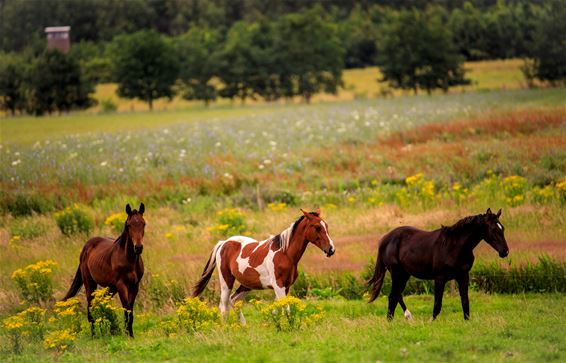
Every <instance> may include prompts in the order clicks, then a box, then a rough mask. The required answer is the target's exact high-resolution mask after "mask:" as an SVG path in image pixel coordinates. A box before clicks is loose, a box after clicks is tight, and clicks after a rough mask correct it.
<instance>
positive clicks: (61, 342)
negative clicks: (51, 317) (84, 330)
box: [43, 329, 77, 353]
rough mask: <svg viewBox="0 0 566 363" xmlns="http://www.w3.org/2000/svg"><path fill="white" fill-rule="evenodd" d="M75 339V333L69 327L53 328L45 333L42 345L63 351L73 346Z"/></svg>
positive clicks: (59, 351) (49, 348)
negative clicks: (53, 329)
mask: <svg viewBox="0 0 566 363" xmlns="http://www.w3.org/2000/svg"><path fill="white" fill-rule="evenodd" d="M76 339H77V335H76V333H74V332H73V331H72V330H71V329H63V330H55V331H52V332H50V333H49V334H47V336H46V337H45V339H44V340H43V346H44V347H45V349H48V350H53V351H56V352H58V353H63V352H65V351H66V350H67V349H69V348H71V347H73V345H74V343H75V340H76Z"/></svg>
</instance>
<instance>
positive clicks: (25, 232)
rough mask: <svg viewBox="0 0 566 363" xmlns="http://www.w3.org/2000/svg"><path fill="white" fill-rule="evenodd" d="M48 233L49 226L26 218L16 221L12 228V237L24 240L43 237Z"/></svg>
mask: <svg viewBox="0 0 566 363" xmlns="http://www.w3.org/2000/svg"><path fill="white" fill-rule="evenodd" d="M46 232H47V226H46V225H45V224H43V223H40V222H38V221H36V220H33V219H29V218H25V219H16V220H15V221H14V223H13V224H12V226H11V227H10V234H11V235H12V236H19V237H20V238H23V239H32V238H36V237H40V236H43V235H44V234H45V233H46Z"/></svg>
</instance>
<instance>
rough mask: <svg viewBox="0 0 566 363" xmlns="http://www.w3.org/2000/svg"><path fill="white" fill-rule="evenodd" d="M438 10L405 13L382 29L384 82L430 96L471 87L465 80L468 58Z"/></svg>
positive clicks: (381, 63) (380, 48)
mask: <svg viewBox="0 0 566 363" xmlns="http://www.w3.org/2000/svg"><path fill="white" fill-rule="evenodd" d="M437 10H438V9H437V8H430V9H429V10H428V11H427V12H425V13H422V12H418V11H416V10H409V11H402V12H399V13H398V14H397V16H395V17H392V19H391V20H390V21H389V22H388V23H387V24H385V25H383V26H382V27H381V34H382V36H381V39H380V41H379V42H378V49H379V53H378V65H379V66H380V70H381V72H382V74H383V79H382V81H386V82H389V83H390V84H391V85H392V86H393V87H395V88H402V89H412V90H413V91H414V92H415V93H417V90H418V89H419V88H421V89H425V90H426V91H427V92H428V93H430V92H431V91H432V90H433V89H437V88H440V89H442V90H444V91H447V90H448V88H449V87H452V86H455V85H459V84H467V83H469V81H468V80H466V79H465V77H464V69H463V62H464V58H463V57H462V56H461V55H460V54H459V53H458V50H457V49H456V47H455V45H454V43H453V41H452V34H451V33H450V31H449V29H448V27H446V26H445V25H444V23H443V16H442V15H443V14H442V13H437Z"/></svg>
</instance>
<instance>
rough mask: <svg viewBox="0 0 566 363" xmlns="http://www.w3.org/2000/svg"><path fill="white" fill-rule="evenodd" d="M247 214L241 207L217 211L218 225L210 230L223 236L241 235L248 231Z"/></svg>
mask: <svg viewBox="0 0 566 363" xmlns="http://www.w3.org/2000/svg"><path fill="white" fill-rule="evenodd" d="M247 229H248V227H247V224H246V219H245V214H244V212H242V211H241V210H239V209H235V208H226V209H223V210H221V211H219V212H218V213H217V218H216V225H214V226H212V227H209V228H208V230H209V231H210V232H212V233H214V234H217V235H220V236H222V237H228V236H234V235H240V234H242V233H244V232H245V231H247Z"/></svg>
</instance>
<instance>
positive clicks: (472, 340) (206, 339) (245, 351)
mask: <svg viewBox="0 0 566 363" xmlns="http://www.w3.org/2000/svg"><path fill="white" fill-rule="evenodd" d="M405 301H406V303H407V306H408V307H409V309H410V310H411V312H412V313H413V316H414V319H413V320H411V321H406V320H405V319H404V318H403V317H402V311H401V310H400V308H398V310H397V316H396V317H395V319H394V320H393V321H392V322H388V321H387V320H386V319H385V311H386V299H385V298H383V297H381V298H379V299H378V300H377V301H376V302H375V303H373V304H367V303H366V302H364V301H341V300H329V301H320V302H315V303H317V304H320V305H321V306H322V307H323V308H324V311H325V313H324V318H323V320H321V321H319V322H318V323H317V324H316V325H313V326H311V327H308V328H304V329H303V330H302V331H300V332H298V333H297V332H279V333H278V332H276V330H275V329H274V328H273V327H270V326H266V325H263V323H262V322H261V321H260V320H259V317H258V314H257V313H256V312H255V310H254V309H253V308H252V307H251V306H250V305H249V304H246V305H245V306H244V310H243V311H244V314H245V315H246V317H247V319H248V326H247V327H246V328H245V329H234V328H230V327H225V328H218V329H215V330H213V331H206V332H202V333H197V334H194V335H184V334H178V335H176V336H171V337H166V336H165V335H164V333H163V332H162V331H160V329H159V328H158V324H159V322H160V321H162V320H163V319H165V318H166V317H167V316H169V315H165V316H156V315H154V314H139V313H138V314H137V316H136V321H135V324H134V329H135V332H136V335H137V336H136V338H135V339H129V338H126V337H114V338H104V339H92V338H90V337H88V336H82V337H81V338H79V340H78V342H77V344H76V347H75V348H74V349H73V350H72V351H71V352H68V353H65V354H63V355H62V356H59V357H55V356H54V355H52V354H49V353H46V352H45V351H44V350H43V348H42V347H41V345H40V344H34V345H27V346H26V347H25V350H24V352H23V354H22V355H21V356H14V355H10V354H9V353H8V352H7V351H6V350H5V349H6V348H5V346H4V345H3V348H2V349H3V351H2V353H1V354H2V355H3V359H2V361H5V362H6V361H10V362H11V361H20V362H26V361H27V362H32V361H35V362H36V361H38V360H40V361H45V360H51V359H57V360H58V361H61V362H81V361H85V360H86V361H108V362H123V361H140V362H141V361H144V362H150V361H163V360H170V361H187V360H189V361H195V362H219V361H229V362H260V361H273V362H304V361H314V362H344V361H355V362H376V361H381V362H392V361H407V362H423V361H434V362H553V361H556V362H559V361H564V360H565V359H566V335H565V334H564V332H563V327H564V324H565V318H564V315H565V313H566V295H557V294H550V295H511V296H501V295H485V294H481V293H472V294H471V296H470V301H471V320H470V321H464V320H463V317H462V312H461V307H460V302H459V298H458V297H456V296H450V295H449V294H447V295H446V296H445V297H444V305H443V310H442V312H441V314H440V315H439V317H438V319H437V320H436V321H434V322H432V321H431V319H430V314H431V310H432V305H433V301H432V297H431V296H428V295H422V296H409V297H407V298H406V299H405Z"/></svg>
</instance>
